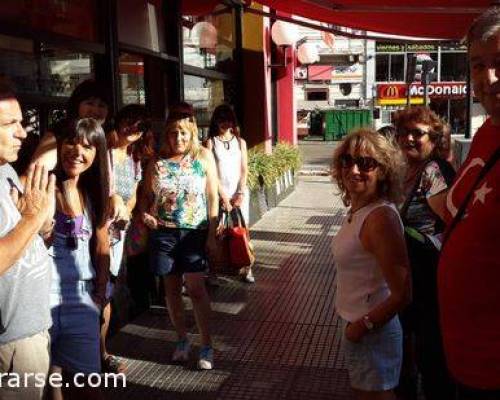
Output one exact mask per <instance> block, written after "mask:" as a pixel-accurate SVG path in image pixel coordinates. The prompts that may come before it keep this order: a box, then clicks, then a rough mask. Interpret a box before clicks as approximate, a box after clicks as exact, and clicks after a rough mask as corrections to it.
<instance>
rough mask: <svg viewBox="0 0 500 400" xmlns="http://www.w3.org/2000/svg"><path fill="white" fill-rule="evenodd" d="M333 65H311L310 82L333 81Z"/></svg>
mask: <svg viewBox="0 0 500 400" xmlns="http://www.w3.org/2000/svg"><path fill="white" fill-rule="evenodd" d="M332 69H333V67H332V66H331V65H309V66H308V67H307V75H308V76H309V80H310V81H330V80H331V79H332Z"/></svg>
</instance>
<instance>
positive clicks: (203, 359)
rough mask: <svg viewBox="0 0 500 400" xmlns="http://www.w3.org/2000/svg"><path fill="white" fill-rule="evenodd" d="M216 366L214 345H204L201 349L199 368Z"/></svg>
mask: <svg viewBox="0 0 500 400" xmlns="http://www.w3.org/2000/svg"><path fill="white" fill-rule="evenodd" d="M213 367H214V349H213V348H212V346H203V347H202V348H201V349H200V358H199V359H198V368H199V369H212V368H213Z"/></svg>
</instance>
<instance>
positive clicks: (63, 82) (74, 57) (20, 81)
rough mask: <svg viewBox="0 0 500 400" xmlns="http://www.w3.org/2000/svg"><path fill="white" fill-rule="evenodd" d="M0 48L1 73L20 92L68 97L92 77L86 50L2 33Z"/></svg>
mask: <svg viewBox="0 0 500 400" xmlns="http://www.w3.org/2000/svg"><path fill="white" fill-rule="evenodd" d="M0 51H1V53H0V54H1V56H0V74H2V75H6V76H8V77H9V78H10V79H11V80H12V82H13V83H14V85H15V86H16V89H17V91H18V92H19V93H22V94H36V95H44V96H55V97H57V96H63V97H67V96H69V95H71V92H72V91H73V89H74V88H75V87H76V86H77V85H78V83H79V82H81V81H83V80H85V79H89V78H91V77H93V69H94V68H93V59H92V56H91V55H90V54H88V53H81V52H75V51H70V50H67V49H64V48H59V47H55V46H51V45H48V44H45V43H37V42H35V41H33V40H26V39H20V38H14V37H11V36H5V35H0Z"/></svg>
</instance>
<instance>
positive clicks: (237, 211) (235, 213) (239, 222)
mask: <svg viewBox="0 0 500 400" xmlns="http://www.w3.org/2000/svg"><path fill="white" fill-rule="evenodd" d="M231 219H232V221H233V226H241V227H243V228H246V227H247V225H246V223H245V218H243V213H242V212H241V208H239V207H233V209H232V210H231Z"/></svg>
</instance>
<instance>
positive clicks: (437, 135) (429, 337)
mask: <svg viewBox="0 0 500 400" xmlns="http://www.w3.org/2000/svg"><path fill="white" fill-rule="evenodd" d="M393 122H394V125H395V127H396V140H397V142H398V144H399V146H400V147H401V150H402V151H403V155H404V156H405V157H406V162H407V164H408V172H407V174H406V181H405V191H406V201H405V203H404V204H403V205H402V207H401V217H402V220H403V223H404V225H405V231H406V237H407V246H408V254H409V257H410V264H411V269H412V282H413V303H412V305H411V307H410V309H409V310H408V311H405V313H403V315H402V322H403V330H404V333H405V352H406V353H405V355H408V354H411V352H412V351H409V350H408V349H409V348H410V347H411V345H410V344H411V340H409V339H408V338H410V337H411V334H412V333H414V335H415V339H416V340H415V342H416V352H415V354H416V358H417V359H416V364H417V367H418V370H419V372H420V374H421V375H422V383H423V389H424V394H425V397H426V399H427V400H432V399H439V400H447V399H453V398H454V391H455V389H454V386H453V384H452V381H451V379H450V377H449V375H448V373H447V368H446V363H445V360H444V353H443V348H442V344H441V332H440V330H439V320H438V304H437V286H436V285H437V261H438V259H437V258H438V250H439V248H440V238H441V234H442V232H443V230H444V223H443V222H442V221H441V220H440V218H439V217H438V216H437V213H436V210H434V209H433V208H432V205H431V204H430V203H429V201H428V199H429V198H430V197H432V196H434V195H435V194H438V193H439V192H441V191H443V190H446V189H447V188H448V186H449V185H450V183H451V181H452V179H453V177H454V170H453V168H452V166H451V165H450V164H449V163H448V161H447V159H448V158H449V153H450V134H449V133H450V129H449V126H448V125H447V124H445V123H444V122H443V121H442V120H441V118H439V117H438V116H437V115H436V114H435V113H434V112H433V111H431V110H430V109H429V108H427V107H409V108H406V109H404V110H401V111H398V112H397V113H396V114H395V115H394V117H393ZM418 243H423V244H425V243H428V245H429V247H430V248H431V250H430V251H424V249H427V248H429V247H422V246H421V245H419V244H418ZM433 246H434V247H435V249H434V248H433ZM407 350H408V351H407ZM406 365H408V364H406ZM407 386H410V385H407ZM401 389H402V390H403V391H405V389H404V388H401ZM415 389H416V387H414V388H413V389H412V390H413V391H415Z"/></svg>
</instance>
